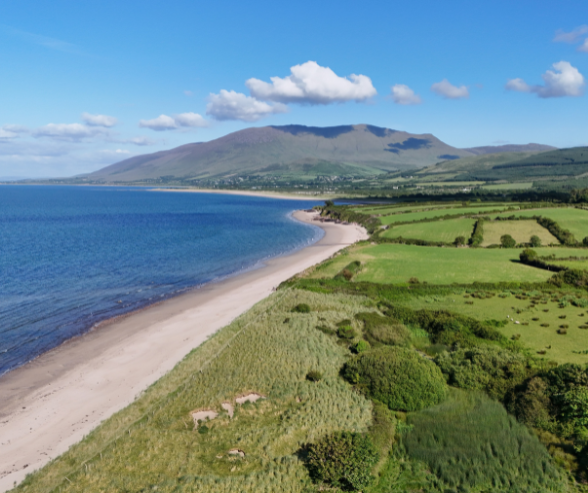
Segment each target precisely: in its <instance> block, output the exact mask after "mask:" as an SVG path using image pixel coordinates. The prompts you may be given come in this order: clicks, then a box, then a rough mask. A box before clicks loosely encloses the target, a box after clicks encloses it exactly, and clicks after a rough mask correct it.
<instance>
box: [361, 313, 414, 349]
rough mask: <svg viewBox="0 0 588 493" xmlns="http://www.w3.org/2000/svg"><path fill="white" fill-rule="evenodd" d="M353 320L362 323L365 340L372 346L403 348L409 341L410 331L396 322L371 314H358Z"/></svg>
mask: <svg viewBox="0 0 588 493" xmlns="http://www.w3.org/2000/svg"><path fill="white" fill-rule="evenodd" d="M355 318H356V319H357V320H360V321H362V322H363V327H364V335H365V338H366V340H367V341H368V342H369V343H370V344H371V345H372V346H377V345H379V344H387V345H392V346H394V345H396V346H403V345H407V344H408V343H409V341H410V338H411V335H410V331H409V330H408V329H407V328H406V327H405V326H404V325H402V324H401V323H400V322H398V321H397V320H394V319H391V318H389V317H383V316H381V315H379V314H377V313H373V312H366V313H358V314H357V315H356V316H355Z"/></svg>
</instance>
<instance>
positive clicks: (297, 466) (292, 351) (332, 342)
mask: <svg viewBox="0 0 588 493" xmlns="http://www.w3.org/2000/svg"><path fill="white" fill-rule="evenodd" d="M365 302H366V299H365V298H360V297H348V296H339V295H337V296H332V295H330V296H327V295H320V294H313V293H310V292H305V291H298V290H291V289H289V290H286V291H279V292H278V293H275V294H274V295H272V296H270V297H269V298H267V299H266V300H264V301H262V302H261V303H260V304H258V305H257V306H256V307H255V308H254V309H252V310H250V311H249V312H247V313H246V314H245V315H244V316H242V317H240V318H239V319H238V320H237V321H235V322H234V323H232V324H231V325H229V326H228V327H226V328H224V329H222V330H221V331H220V332H218V333H217V334H216V335H215V336H214V337H212V338H211V339H210V340H208V341H207V342H206V343H204V344H203V345H202V346H200V347H199V348H197V349H196V350H195V351H193V352H192V353H191V354H190V355H189V356H187V357H186V358H185V359H184V360H183V361H182V362H181V363H180V364H179V365H178V366H177V367H176V368H175V369H174V370H173V371H172V372H171V373H169V374H168V375H166V376H165V377H164V378H162V379H161V380H159V381H158V382H157V383H156V384H154V385H153V386H152V387H151V388H149V389H148V390H147V391H146V392H145V394H144V395H143V396H142V397H140V398H139V399H137V400H136V401H135V402H134V403H133V404H132V405H131V406H129V407H128V408H127V409H125V410H123V411H121V412H119V413H118V414H116V415H115V416H113V417H112V418H110V419H108V420H107V421H105V422H104V423H103V424H102V425H101V426H100V427H99V428H98V429H96V430H95V431H94V432H92V433H91V434H90V435H89V436H88V437H87V438H85V439H84V440H83V441H82V442H81V443H79V444H77V445H75V446H74V447H72V448H71V449H70V450H69V451H68V452H67V453H65V454H64V455H63V456H61V457H59V458H57V459H56V460H54V461H53V462H52V463H50V464H49V465H48V466H46V467H45V468H43V469H42V470H41V471H39V472H36V473H34V474H32V475H30V476H28V477H27V479H26V480H25V481H24V483H22V484H21V485H20V486H19V487H18V488H17V491H27V492H28V491H35V492H49V491H54V490H55V489H56V488H58V491H64V492H74V491H75V492H78V491H79V492H82V491H83V492H99V491H108V492H123V491H146V490H149V491H152V490H154V489H155V488H157V491H160V492H161V491H164V492H168V491H170V492H171V491H174V492H178V491H190V492H210V491H214V492H234V491H240V492H273V491H287V492H290V491H292V492H295V491H302V490H303V489H304V488H305V487H308V486H309V485H310V480H309V477H308V472H307V470H306V468H305V467H304V466H303V463H302V461H301V460H300V459H299V458H298V456H297V455H296V453H297V451H298V450H299V449H300V447H301V446H302V445H303V444H304V443H307V442H310V441H313V440H315V439H318V438H320V437H321V436H323V435H325V434H328V433H330V432H332V431H335V430H349V431H365V430H366V428H367V426H368V425H369V423H370V421H371V408H372V404H371V402H370V401H368V400H366V399H365V398H364V397H362V396H360V395H359V394H357V393H356V392H354V391H353V390H352V388H351V386H350V385H349V384H347V383H345V382H344V381H343V380H342V379H341V378H340V377H339V376H338V370H339V368H341V366H342V364H343V363H344V361H345V358H346V355H348V354H349V351H348V350H347V348H346V347H343V346H341V345H338V344H337V342H336V341H337V339H336V338H333V337H329V336H328V335H326V334H324V333H323V332H321V331H319V330H317V329H316V325H318V324H323V325H330V326H333V327H334V326H335V324H336V323H337V322H338V321H340V320H341V319H343V318H349V319H353V316H354V314H355V313H357V312H359V311H361V312H365V311H366V310H368V311H369V310H370V308H369V307H367V306H365ZM300 303H307V304H308V305H309V306H310V307H311V313H308V314H300V313H292V312H291V310H292V308H293V307H294V306H296V305H298V304H300ZM286 319H289V320H288V321H287V322H285V320H286ZM310 370H317V371H320V372H321V373H322V375H323V377H322V379H321V381H319V382H310V381H308V380H307V379H306V378H305V376H306V374H307V373H308V372H309V371H310ZM248 392H259V393H261V394H263V395H264V396H266V397H267V398H266V399H262V400H259V401H258V402H257V403H255V404H245V405H243V406H236V408H235V415H234V417H233V418H232V419H229V417H228V415H227V413H226V412H224V411H223V410H222V409H221V403H222V402H225V401H227V400H232V401H233V402H234V398H235V397H236V396H239V395H242V394H244V393H248ZM202 408H206V409H214V410H216V411H217V412H219V413H220V415H219V417H218V418H217V419H215V420H213V421H210V422H209V423H207V424H206V426H207V427H208V428H209V432H208V433H199V432H198V431H197V430H195V429H194V425H193V423H192V420H191V415H190V412H191V411H193V410H195V409H202ZM232 448H238V449H240V450H243V451H244V452H245V457H244V458H241V457H239V456H236V457H233V456H229V455H228V454H227V452H228V450H229V449H232ZM66 477H67V479H65V478H66Z"/></svg>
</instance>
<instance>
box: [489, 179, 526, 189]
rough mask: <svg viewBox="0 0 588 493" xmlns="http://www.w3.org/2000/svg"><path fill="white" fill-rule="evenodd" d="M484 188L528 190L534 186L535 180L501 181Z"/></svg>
mask: <svg viewBox="0 0 588 493" xmlns="http://www.w3.org/2000/svg"><path fill="white" fill-rule="evenodd" d="M482 188H483V189H484V190H528V189H529V188H533V182H532V181H528V182H524V183H500V184H498V185H484V186H483V187H482Z"/></svg>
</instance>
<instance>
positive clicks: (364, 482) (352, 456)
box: [306, 431, 379, 491]
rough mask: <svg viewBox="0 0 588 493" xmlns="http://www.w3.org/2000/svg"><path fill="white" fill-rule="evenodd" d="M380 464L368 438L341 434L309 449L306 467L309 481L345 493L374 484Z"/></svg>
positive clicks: (355, 434) (358, 434) (329, 436)
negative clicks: (375, 467)
mask: <svg viewBox="0 0 588 493" xmlns="http://www.w3.org/2000/svg"><path fill="white" fill-rule="evenodd" d="M378 460H379V455H378V452H377V451H376V448H375V447H374V445H373V443H372V441H371V439H370V438H369V436H366V435H362V434H360V433H351V432H348V431H340V432H336V433H333V434H331V435H327V436H325V437H324V438H322V439H321V440H319V441H318V442H316V443H313V444H311V445H309V447H308V456H307V461H306V465H307V467H308V470H309V473H310V477H311V478H312V479H313V480H314V481H315V482H317V483H326V484H328V485H331V486H333V487H335V488H341V489H342V490H344V491H359V490H364V489H365V488H367V487H368V486H369V485H370V484H371V482H372V481H373V479H374V478H373V476H372V474H371V470H372V468H373V467H374V466H375V465H376V464H377V462H378Z"/></svg>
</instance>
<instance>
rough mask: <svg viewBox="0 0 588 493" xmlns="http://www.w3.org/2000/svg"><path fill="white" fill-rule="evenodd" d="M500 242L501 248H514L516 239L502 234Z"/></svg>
mask: <svg viewBox="0 0 588 493" xmlns="http://www.w3.org/2000/svg"><path fill="white" fill-rule="evenodd" d="M500 244H501V245H502V247H503V248H514V247H515V246H517V242H516V240H515V239H514V238H513V237H512V236H511V235H502V236H501V237H500Z"/></svg>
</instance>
